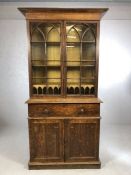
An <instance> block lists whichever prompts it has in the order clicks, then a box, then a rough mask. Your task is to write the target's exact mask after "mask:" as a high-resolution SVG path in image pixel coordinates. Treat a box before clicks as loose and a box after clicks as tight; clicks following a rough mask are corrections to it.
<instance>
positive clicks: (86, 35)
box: [83, 28, 95, 42]
mask: <svg viewBox="0 0 131 175" xmlns="http://www.w3.org/2000/svg"><path fill="white" fill-rule="evenodd" d="M83 41H90V42H95V36H94V33H93V31H92V30H91V29H90V28H87V30H86V31H85V33H84V34H83Z"/></svg>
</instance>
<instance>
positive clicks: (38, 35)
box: [31, 28, 44, 42]
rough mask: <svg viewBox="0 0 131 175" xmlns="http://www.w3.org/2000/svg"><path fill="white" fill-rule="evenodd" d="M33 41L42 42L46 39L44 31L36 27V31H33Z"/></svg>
mask: <svg viewBox="0 0 131 175" xmlns="http://www.w3.org/2000/svg"><path fill="white" fill-rule="evenodd" d="M31 41H32V42H42V41H44V38H43V36H42V33H41V32H40V31H39V30H38V29H37V28H36V29H34V31H33V33H32V38H31Z"/></svg>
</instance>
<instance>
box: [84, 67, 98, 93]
mask: <svg viewBox="0 0 131 175" xmlns="http://www.w3.org/2000/svg"><path fill="white" fill-rule="evenodd" d="M94 84H95V66H94V65H92V66H84V67H83V66H82V67H81V89H83V92H82V94H83V95H84V94H88V95H92V94H94V93H95V90H93V88H94Z"/></svg>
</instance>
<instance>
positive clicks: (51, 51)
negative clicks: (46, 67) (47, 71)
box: [47, 45, 61, 61]
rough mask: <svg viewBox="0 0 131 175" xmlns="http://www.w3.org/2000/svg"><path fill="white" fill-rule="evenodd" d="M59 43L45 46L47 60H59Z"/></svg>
mask: <svg viewBox="0 0 131 175" xmlns="http://www.w3.org/2000/svg"><path fill="white" fill-rule="evenodd" d="M60 56H61V54H60V45H58V46H56V45H48V46H47V60H52V61H53V60H59V61H60Z"/></svg>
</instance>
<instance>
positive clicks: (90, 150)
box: [65, 119, 99, 162]
mask: <svg viewBox="0 0 131 175" xmlns="http://www.w3.org/2000/svg"><path fill="white" fill-rule="evenodd" d="M98 143H99V120H88V119H70V120H66V121H65V161H66V162H73V161H75V162H79V161H83V162H84V161H89V160H98V159H99V157H98V150H99V148H98Z"/></svg>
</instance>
